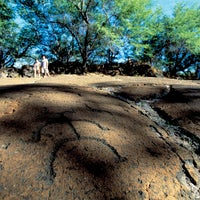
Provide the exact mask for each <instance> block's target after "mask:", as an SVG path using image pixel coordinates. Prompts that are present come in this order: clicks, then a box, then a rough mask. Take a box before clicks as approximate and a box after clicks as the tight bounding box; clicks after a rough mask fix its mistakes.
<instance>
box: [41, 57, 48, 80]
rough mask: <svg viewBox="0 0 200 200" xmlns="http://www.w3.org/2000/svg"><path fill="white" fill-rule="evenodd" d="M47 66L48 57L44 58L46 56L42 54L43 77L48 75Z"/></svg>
mask: <svg viewBox="0 0 200 200" xmlns="http://www.w3.org/2000/svg"><path fill="white" fill-rule="evenodd" d="M48 67H49V61H48V59H47V58H46V56H42V75H43V77H45V76H50V74H49V68H48Z"/></svg>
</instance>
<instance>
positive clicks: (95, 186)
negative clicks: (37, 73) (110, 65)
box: [0, 74, 200, 200]
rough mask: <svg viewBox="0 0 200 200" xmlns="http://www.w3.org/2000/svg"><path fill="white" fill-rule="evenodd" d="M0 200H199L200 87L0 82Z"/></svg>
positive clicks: (68, 79) (138, 81) (111, 80)
mask: <svg viewBox="0 0 200 200" xmlns="http://www.w3.org/2000/svg"><path fill="white" fill-rule="evenodd" d="M0 85H1V86H0V105H1V106H0V199H42V200H43V199H44V200H46V199H48V200H55V199H57V200H65V199H77V200H78V199H86V200H88V199H92V200H93V199H99V200H102V199H105V200H107V199H108V200H137V199H138V200H141V199H142V200H147V199H151V200H163V199H168V200H177V199H183V200H188V199H191V200H193V199H200V190H199V188H200V159H199V154H200V152H199V138H200V124H199V116H200V115H199V113H200V106H199V104H200V103H199V102H200V101H199V98H200V85H199V82H191V81H179V80H170V79H158V78H139V77H138V78H137V77H109V76H102V75H94V74H89V75H86V76H76V75H73V76H72V75H66V76H64V75H63V76H57V77H50V78H45V79H33V78H29V79H26V78H21V79H8V80H5V79H4V80H0Z"/></svg>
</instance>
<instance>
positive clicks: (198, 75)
mask: <svg viewBox="0 0 200 200" xmlns="http://www.w3.org/2000/svg"><path fill="white" fill-rule="evenodd" d="M197 79H199V80H200V65H198V66H197Z"/></svg>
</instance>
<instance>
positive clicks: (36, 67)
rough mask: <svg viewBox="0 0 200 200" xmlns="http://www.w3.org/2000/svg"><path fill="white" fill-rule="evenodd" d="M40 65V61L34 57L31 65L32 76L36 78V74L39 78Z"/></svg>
mask: <svg viewBox="0 0 200 200" xmlns="http://www.w3.org/2000/svg"><path fill="white" fill-rule="evenodd" d="M40 67H41V63H40V61H39V60H38V59H36V60H35V63H34V65H33V71H34V78H36V76H37V75H38V77H39V78H40Z"/></svg>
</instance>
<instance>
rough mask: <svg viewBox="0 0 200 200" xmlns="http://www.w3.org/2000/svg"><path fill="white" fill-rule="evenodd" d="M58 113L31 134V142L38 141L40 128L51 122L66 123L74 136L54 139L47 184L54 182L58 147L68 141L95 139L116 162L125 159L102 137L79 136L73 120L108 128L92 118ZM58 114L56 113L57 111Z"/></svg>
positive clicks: (48, 165)
mask: <svg viewBox="0 0 200 200" xmlns="http://www.w3.org/2000/svg"><path fill="white" fill-rule="evenodd" d="M66 112H67V111H65V112H62V113H59V115H60V116H59V117H57V118H55V119H50V120H49V121H48V122H47V123H45V124H44V125H43V126H41V127H40V128H39V129H38V130H37V131H34V132H33V134H32V142H39V141H40V140H41V135H42V130H43V129H44V128H45V127H46V126H48V125H52V124H57V123H67V124H68V125H69V126H70V127H71V128H72V131H73V133H74V135H75V136H76V138H71V139H70V138H63V139H60V140H57V141H55V143H54V147H53V149H52V150H51V152H50V155H49V158H48V162H47V167H46V175H47V177H46V181H47V183H49V184H53V182H54V178H55V177H56V173H55V170H54V167H53V164H54V161H55V159H56V156H57V152H58V151H59V150H60V148H61V147H62V146H63V145H64V143H68V142H74V141H79V142H80V141H81V140H91V141H96V142H98V143H100V144H101V145H104V146H106V147H107V148H108V149H109V150H110V151H111V152H112V153H113V154H114V156H115V157H116V158H117V162H124V161H126V160H127V158H126V157H123V156H121V155H120V154H119V153H118V151H117V150H116V149H115V148H114V147H113V146H112V145H110V144H109V143H108V142H107V141H106V140H104V139H100V138H96V137H86V136H81V135H80V134H79V133H78V132H77V130H76V128H75V127H74V125H73V121H81V122H87V123H91V124H94V125H96V126H97V127H98V128H99V129H101V130H103V131H107V130H109V128H106V127H103V126H102V125H101V124H99V123H97V122H95V121H93V120H87V119H74V120H70V119H69V118H67V117H65V116H64V113H66ZM57 114H58V113H57Z"/></svg>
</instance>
